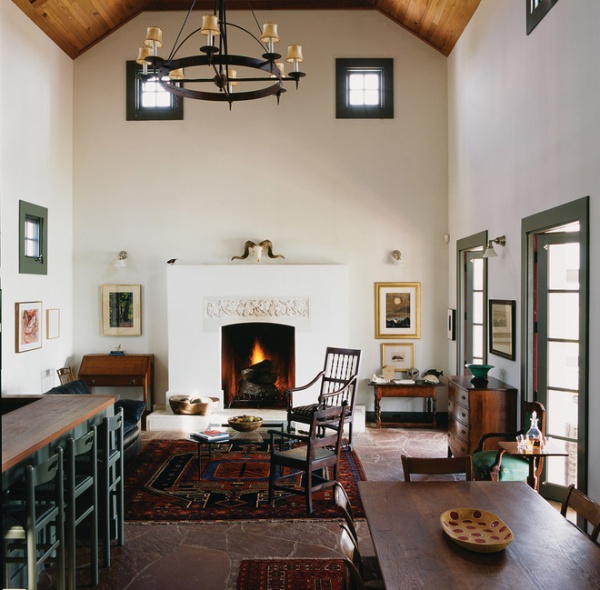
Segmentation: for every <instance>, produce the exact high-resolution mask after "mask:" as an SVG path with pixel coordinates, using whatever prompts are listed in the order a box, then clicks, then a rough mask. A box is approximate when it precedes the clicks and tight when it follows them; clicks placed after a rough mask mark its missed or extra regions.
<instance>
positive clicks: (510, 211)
mask: <svg viewBox="0 0 600 590" xmlns="http://www.w3.org/2000/svg"><path fill="white" fill-rule="evenodd" d="M598 22H600V3H597V2H588V1H586V0H569V1H568V2H565V1H563V2H558V3H557V4H556V5H555V6H554V7H553V8H552V10H551V11H550V13H549V14H548V15H547V16H546V17H545V18H544V20H543V21H542V22H541V23H540V24H539V25H538V26H537V28H536V29H535V30H534V31H533V33H532V34H531V35H529V36H526V34H525V7H524V3H523V2H522V1H521V0H503V1H502V2H495V1H492V0H483V2H482V3H481V5H480V7H479V8H478V9H477V12H476V13H475V16H474V17H473V19H472V20H471V22H470V24H469V25H468V27H467V30H466V31H465V33H464V34H463V35H462V37H461V39H460V41H459V43H458V44H457V46H456V48H455V49H454V51H453V52H452V54H451V55H450V58H449V61H448V68H449V69H448V72H449V73H448V88H449V92H448V95H449V96H448V103H449V219H450V222H449V225H450V233H451V235H452V242H451V246H452V249H453V251H455V249H456V240H457V239H460V238H462V237H465V236H468V235H471V234H474V233H476V232H478V231H482V230H485V229H487V230H488V231H489V234H490V237H495V236H497V235H501V234H506V239H507V246H506V248H505V249H504V253H503V254H502V255H501V256H500V257H498V258H495V259H492V260H491V261H490V262H489V267H488V268H489V271H488V272H489V279H488V280H489V284H488V292H489V297H490V298H498V299H514V300H516V301H517V312H518V313H519V314H520V310H521V307H522V306H521V301H520V298H521V297H520V296H521V293H520V288H521V268H520V249H521V239H520V232H521V219H522V218H524V217H526V216H529V215H532V214H534V213H538V212H541V211H544V210H546V209H550V208H551V207H554V206H556V205H560V204H563V203H567V202H569V201H573V200H575V199H578V198H580V197H584V196H588V195H589V196H590V228H591V231H590V233H591V243H590V248H591V250H590V260H591V268H590V270H591V273H590V318H589V324H590V330H589V334H590V342H589V345H590V357H589V358H590V368H591V370H592V371H593V368H594V367H595V364H596V361H597V359H598V357H599V355H600V336H599V335H598V334H599V330H598V328H599V317H598V309H597V306H596V305H595V304H594V302H595V301H597V299H598V296H599V295H600V282H599V281H600V278H599V277H598V273H597V272H596V270H597V263H595V261H597V260H598V257H599V255H600V251H599V250H600V242H599V240H598V229H599V228H600V208H599V207H598V205H599V204H600V166H598V146H597V143H598V138H599V137H600V102H599V101H598V95H599V92H600V78H599V76H598V72H599V71H600V37H599V36H598ZM449 275H450V285H451V289H450V299H449V301H450V305H451V306H452V307H454V306H455V304H456V302H455V290H454V287H453V285H454V283H455V280H456V277H455V256H454V255H451V256H450V265H449ZM517 332H518V336H517V358H519V353H520V326H519V324H518V323H517ZM489 360H490V362H491V364H493V365H495V366H496V367H498V368H497V369H495V370H494V371H495V372H496V374H497V375H498V376H499V377H500V378H501V379H503V380H505V381H508V382H509V383H511V384H513V385H515V386H517V387H519V385H520V380H521V376H520V366H519V362H518V361H516V362H511V361H508V360H505V359H501V358H500V357H496V356H494V357H490V359H489ZM454 363H455V350H454V349H453V348H451V349H450V355H449V364H450V365H451V366H453V364H454ZM495 376H496V375H495ZM594 383H595V374H594V373H593V372H592V373H591V375H590V384H591V385H592V387H593V386H594ZM599 416H600V397H599V396H598V395H596V392H595V390H591V391H590V394H589V424H590V428H589V446H588V449H589V465H590V487H589V491H590V493H591V494H592V496H595V497H600V471H599V470H598V469H594V468H593V466H597V464H598V449H600V433H599V431H598V429H597V428H595V427H594V425H595V423H596V422H597V420H598V417H599Z"/></svg>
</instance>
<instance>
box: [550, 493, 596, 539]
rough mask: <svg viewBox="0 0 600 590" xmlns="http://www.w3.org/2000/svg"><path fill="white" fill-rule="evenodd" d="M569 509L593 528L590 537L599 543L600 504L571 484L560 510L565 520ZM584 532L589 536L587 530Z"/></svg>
mask: <svg viewBox="0 0 600 590" xmlns="http://www.w3.org/2000/svg"><path fill="white" fill-rule="evenodd" d="M569 508H571V509H572V510H574V511H575V512H576V513H577V514H578V516H580V517H581V518H582V519H583V520H584V521H586V522H587V523H588V524H589V526H590V527H591V528H592V532H591V533H590V534H589V535H588V536H589V537H590V539H591V540H592V541H594V543H597V542H598V534H600V504H597V503H596V502H594V500H592V499H591V498H590V497H589V496H587V495H586V494H584V493H583V492H581V491H579V490H578V489H577V488H576V487H575V486H574V485H573V484H571V485H570V486H569V487H568V488H567V494H566V495H565V499H564V500H563V503H562V506H561V508H560V513H561V514H562V515H563V516H564V517H565V518H566V516H567V510H568V509H569ZM576 526H577V525H576ZM577 528H579V527H577ZM583 532H584V533H586V534H587V532H586V531H585V530H584V531H583Z"/></svg>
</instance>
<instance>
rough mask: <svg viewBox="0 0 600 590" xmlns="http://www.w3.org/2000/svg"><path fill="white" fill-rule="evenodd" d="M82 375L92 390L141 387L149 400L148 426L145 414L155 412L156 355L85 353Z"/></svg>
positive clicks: (144, 419)
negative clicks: (153, 394) (98, 388)
mask: <svg viewBox="0 0 600 590" xmlns="http://www.w3.org/2000/svg"><path fill="white" fill-rule="evenodd" d="M79 378H80V379H83V380H84V381H85V382H86V383H87V385H88V386H89V388H90V389H92V388H93V387H141V388H142V389H143V391H144V401H145V402H146V411H145V412H144V416H143V421H142V424H143V426H144V428H145V427H146V414H147V413H148V412H151V411H152V388H153V382H154V355H153V354H124V355H116V354H115V355H113V354H86V355H85V356H84V357H83V359H82V361H81V367H80V368H79Z"/></svg>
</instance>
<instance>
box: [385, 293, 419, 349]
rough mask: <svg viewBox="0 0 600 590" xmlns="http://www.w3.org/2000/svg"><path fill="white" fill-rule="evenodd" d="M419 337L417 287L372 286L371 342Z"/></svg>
mask: <svg viewBox="0 0 600 590" xmlns="http://www.w3.org/2000/svg"><path fill="white" fill-rule="evenodd" d="M420 337H421V283H375V338H420Z"/></svg>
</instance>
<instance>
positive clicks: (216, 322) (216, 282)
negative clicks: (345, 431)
mask: <svg viewBox="0 0 600 590" xmlns="http://www.w3.org/2000/svg"><path fill="white" fill-rule="evenodd" d="M347 274H348V273H347V268H346V267H345V266H343V265H329V264H323V265H302V264H300V265H293V264H274V263H272V264H262V263H261V264H260V265H258V264H256V263H252V264H240V265H237V264H231V265H225V266H222V265H212V266H211V265H197V266H196V265H189V266H188V265H183V264H181V265H180V264H176V265H173V266H169V267H168V269H167V277H168V358H169V387H168V391H167V393H166V396H167V397H168V396H170V395H177V394H197V395H201V396H216V397H219V399H220V401H221V403H222V406H221V407H224V408H227V406H228V404H229V400H228V399H226V391H224V390H225V387H224V382H223V368H222V352H223V347H224V344H223V338H227V336H226V335H225V332H226V331H227V330H226V328H228V327H229V326H235V325H238V326H239V325H241V324H245V325H253V324H270V325H272V326H276V325H279V326H282V325H283V326H285V327H286V328H288V329H289V330H291V331H292V332H293V338H291V337H290V340H289V341H288V342H289V343H288V344H287V345H285V346H283V348H284V349H288V350H289V352H290V362H291V363H292V366H291V367H290V366H288V367H287V369H286V370H284V371H283V374H287V376H288V384H289V386H294V384H295V385H296V386H298V385H304V384H305V383H308V382H309V381H310V380H311V379H313V377H314V376H315V375H316V373H317V372H318V371H320V370H321V369H322V367H323V358H324V354H325V349H326V348H327V347H328V346H338V347H341V348H345V347H347V346H348V321H349V320H348V276H347ZM244 338H245V337H244ZM240 339H241V338H240ZM279 339H280V337H278V340H279ZM270 346H271V345H270V344H267V347H270ZM278 346H281V344H278ZM292 353H293V354H292ZM242 364H244V363H242ZM250 364H251V363H248V364H247V365H245V366H244V367H242V368H241V369H240V370H242V369H243V368H247V367H248V366H249V365H250ZM234 380H239V377H234ZM228 381H229V383H231V378H229V379H228ZM227 388H228V389H229V388H231V389H232V390H235V391H236V392H237V389H236V388H235V386H231V385H229V386H227ZM313 390H314V388H310V390H307V391H306V392H301V393H300V394H299V396H298V403H299V404H300V405H305V404H309V403H313V401H314V399H316V396H317V395H318V391H317V392H316V393H315V392H314V391H313ZM313 398H314V399H313ZM167 405H168V404H167Z"/></svg>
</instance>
